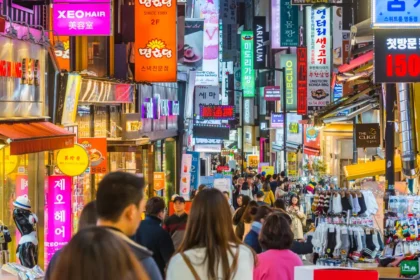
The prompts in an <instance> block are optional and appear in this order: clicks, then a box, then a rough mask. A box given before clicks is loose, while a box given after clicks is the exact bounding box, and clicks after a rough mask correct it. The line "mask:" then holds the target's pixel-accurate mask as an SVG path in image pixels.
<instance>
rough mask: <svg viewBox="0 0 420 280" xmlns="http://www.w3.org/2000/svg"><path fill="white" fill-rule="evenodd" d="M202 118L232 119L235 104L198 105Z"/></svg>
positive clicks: (233, 117)
mask: <svg viewBox="0 0 420 280" xmlns="http://www.w3.org/2000/svg"><path fill="white" fill-rule="evenodd" d="M200 117H201V118H202V119H210V120H214V119H218V120H234V119H235V106H229V105H200Z"/></svg>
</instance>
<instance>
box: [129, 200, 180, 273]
mask: <svg viewBox="0 0 420 280" xmlns="http://www.w3.org/2000/svg"><path fill="white" fill-rule="evenodd" d="M164 218H165V201H163V199H162V198H161V197H157V196H156V197H152V198H150V199H149V200H148V201H147V204H146V218H145V219H144V221H142V222H141V224H140V227H139V228H138V229H137V232H136V235H135V236H134V238H133V239H134V241H136V242H137V243H138V244H140V245H142V246H144V247H146V248H147V249H149V250H150V251H152V252H153V259H154V260H155V262H156V264H157V266H158V267H159V270H160V272H161V274H162V277H164V275H165V273H164V272H165V267H166V265H167V264H168V263H169V259H170V258H171V257H172V255H173V254H174V252H175V249H174V244H173V242H172V239H171V236H170V235H169V233H168V232H167V231H166V230H164V229H163V228H162V226H161V224H162V221H163V219H164Z"/></svg>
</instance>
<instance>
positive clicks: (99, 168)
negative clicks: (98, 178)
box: [78, 138, 108, 174]
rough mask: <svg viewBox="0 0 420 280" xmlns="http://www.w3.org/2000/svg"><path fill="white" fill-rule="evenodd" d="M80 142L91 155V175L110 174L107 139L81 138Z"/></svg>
mask: <svg viewBox="0 0 420 280" xmlns="http://www.w3.org/2000/svg"><path fill="white" fill-rule="evenodd" d="M78 142H79V144H80V145H82V146H83V147H84V148H85V149H86V151H88V153H89V160H90V174H106V173H107V172H108V156H107V141H106V138H79V140H78Z"/></svg>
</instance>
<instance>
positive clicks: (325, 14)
mask: <svg viewBox="0 0 420 280" xmlns="http://www.w3.org/2000/svg"><path fill="white" fill-rule="evenodd" d="M330 19H331V17H330V8H327V7H318V8H312V7H306V24H307V25H306V28H307V29H306V30H307V40H306V41H307V45H308V49H307V50H308V72H307V77H308V88H307V96H308V100H307V104H308V113H309V114H311V113H313V112H315V111H317V110H320V109H322V108H323V107H325V106H327V105H328V104H329V103H330V99H331V84H330V78H331V77H330V73H331V50H330V49H331V43H332V42H331V41H332V40H331V21H330Z"/></svg>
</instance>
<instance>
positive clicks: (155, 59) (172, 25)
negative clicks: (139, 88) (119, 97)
mask: <svg viewBox="0 0 420 280" xmlns="http://www.w3.org/2000/svg"><path fill="white" fill-rule="evenodd" d="M176 8H177V4H176V1H173V0H154V1H151V0H139V1H135V18H136V20H135V49H136V51H135V52H134V54H135V67H136V69H135V80H136V81H137V82H176V81H177V52H178V50H177V42H176V39H177V32H176V28H177V25H176V21H177V11H176Z"/></svg>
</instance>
